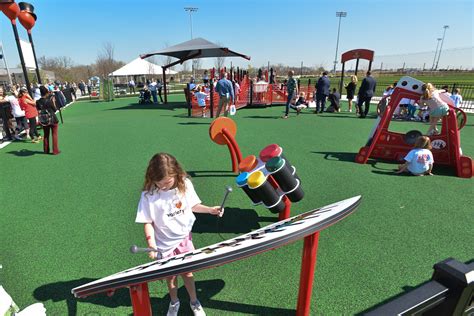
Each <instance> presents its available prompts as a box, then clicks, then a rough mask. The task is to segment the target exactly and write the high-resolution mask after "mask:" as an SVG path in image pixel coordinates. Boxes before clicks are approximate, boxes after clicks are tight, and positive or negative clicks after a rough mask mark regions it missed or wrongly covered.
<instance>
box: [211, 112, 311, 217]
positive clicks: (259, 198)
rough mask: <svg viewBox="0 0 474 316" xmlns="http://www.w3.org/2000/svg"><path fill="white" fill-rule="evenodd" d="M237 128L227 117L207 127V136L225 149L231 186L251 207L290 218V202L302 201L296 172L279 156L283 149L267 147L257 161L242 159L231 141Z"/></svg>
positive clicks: (216, 120)
mask: <svg viewBox="0 0 474 316" xmlns="http://www.w3.org/2000/svg"><path fill="white" fill-rule="evenodd" d="M236 133H237V126H236V124H235V122H234V121H233V120H231V119H230V118H227V117H219V118H217V119H215V120H214V121H213V122H212V123H211V126H210V127H209V136H210V138H211V140H212V141H213V142H215V143H216V144H218V145H227V147H228V149H229V153H230V157H231V160H232V171H233V172H235V173H239V175H238V176H237V178H236V179H235V182H236V183H237V186H238V187H239V188H242V190H244V192H245V193H246V194H247V195H248V197H249V198H250V200H252V203H253V204H254V205H255V206H256V205H263V206H265V207H266V208H268V209H269V210H270V211H271V212H273V213H279V219H280V220H282V219H285V218H288V217H289V216H290V207H291V202H298V201H300V200H301V199H303V197H304V192H303V189H302V188H301V180H300V178H299V177H298V175H297V174H296V168H295V167H294V166H293V165H291V163H290V162H289V161H288V159H287V158H286V157H285V156H284V155H283V149H282V148H281V147H280V146H278V145H277V144H271V145H268V146H267V147H265V148H264V149H262V150H261V151H260V154H259V156H258V158H257V157H256V156H254V155H250V156H247V157H245V158H244V159H242V153H241V151H240V148H239V145H238V144H237V141H236V140H235V135H236Z"/></svg>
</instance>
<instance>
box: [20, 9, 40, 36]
mask: <svg viewBox="0 0 474 316" xmlns="http://www.w3.org/2000/svg"><path fill="white" fill-rule="evenodd" d="M18 20H20V23H21V25H23V27H24V28H25V29H26V30H28V31H29V30H31V29H32V28H33V26H35V22H36V20H35V18H34V17H33V15H31V13H30V12H27V11H21V12H20V14H19V15H18Z"/></svg>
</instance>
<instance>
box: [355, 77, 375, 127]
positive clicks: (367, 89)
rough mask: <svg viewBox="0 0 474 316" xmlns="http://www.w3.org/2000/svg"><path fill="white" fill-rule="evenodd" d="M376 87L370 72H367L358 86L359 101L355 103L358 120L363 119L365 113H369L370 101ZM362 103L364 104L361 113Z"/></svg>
mask: <svg viewBox="0 0 474 316" xmlns="http://www.w3.org/2000/svg"><path fill="white" fill-rule="evenodd" d="M376 85H377V82H376V81H375V79H374V77H372V76H371V73H370V71H367V74H366V76H365V78H364V80H362V84H361V85H360V88H359V93H358V94H357V97H358V99H359V100H358V102H357V107H358V108H359V115H360V116H359V117H360V118H365V117H366V116H367V113H369V108H370V100H371V99H372V97H373V96H374V93H375V87H376ZM362 103H364V104H365V108H364V111H362Z"/></svg>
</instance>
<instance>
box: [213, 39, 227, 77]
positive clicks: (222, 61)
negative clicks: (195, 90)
mask: <svg viewBox="0 0 474 316" xmlns="http://www.w3.org/2000/svg"><path fill="white" fill-rule="evenodd" d="M216 44H217V45H218V46H223V45H222V43H220V42H216ZM224 64H225V57H224V56H221V57H216V58H215V60H214V66H215V67H216V68H217V70H220V69H221V68H222V67H224Z"/></svg>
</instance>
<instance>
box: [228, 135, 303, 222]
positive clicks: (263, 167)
mask: <svg viewBox="0 0 474 316" xmlns="http://www.w3.org/2000/svg"><path fill="white" fill-rule="evenodd" d="M239 171H240V174H239V175H238V176H237V178H236V179H235V182H236V183H237V186H238V187H240V188H242V189H243V190H244V192H245V193H246V194H247V195H248V197H249V198H250V199H251V200H252V202H253V204H254V205H260V204H262V205H263V206H265V207H266V208H268V209H269V210H270V211H271V212H272V213H280V212H282V211H283V210H284V209H285V203H284V200H283V198H284V197H285V196H286V197H287V198H288V199H289V200H290V201H291V202H298V201H300V200H301V199H303V197H304V192H303V189H302V188H301V181H300V179H299V178H298V176H297V175H296V168H295V167H294V166H292V165H291V163H290V162H289V161H288V159H287V158H286V157H285V156H284V155H283V149H282V148H281V147H280V146H278V145H277V144H271V145H268V146H267V147H265V148H264V149H262V151H261V152H260V155H259V157H258V158H257V157H255V156H254V155H250V156H247V157H245V158H244V159H243V160H242V161H241V162H240V163H239Z"/></svg>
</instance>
